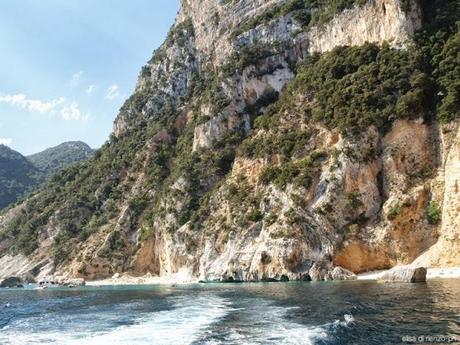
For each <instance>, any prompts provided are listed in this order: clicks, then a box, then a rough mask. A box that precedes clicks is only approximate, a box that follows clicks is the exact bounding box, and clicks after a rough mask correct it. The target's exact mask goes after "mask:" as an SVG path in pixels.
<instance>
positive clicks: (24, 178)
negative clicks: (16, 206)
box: [0, 145, 43, 208]
mask: <svg viewBox="0 0 460 345" xmlns="http://www.w3.org/2000/svg"><path fill="white" fill-rule="evenodd" d="M42 179H43V177H42V173H41V171H40V170H39V169H37V168H36V167H35V166H34V165H33V164H32V163H31V162H30V161H28V160H27V158H25V157H24V156H23V155H21V154H20V153H19V152H16V151H14V150H12V149H10V148H9V147H7V146H5V145H0V208H3V207H5V206H7V205H9V204H11V203H13V202H15V201H16V200H17V199H18V198H19V197H21V196H23V195H25V194H27V193H29V192H31V191H32V190H33V189H34V188H35V187H37V186H38V185H39V184H40V181H42Z"/></svg>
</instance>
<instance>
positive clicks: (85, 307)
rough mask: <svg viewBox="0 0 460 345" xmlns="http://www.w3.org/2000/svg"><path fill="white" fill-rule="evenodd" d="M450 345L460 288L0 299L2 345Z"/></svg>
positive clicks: (252, 289)
mask: <svg viewBox="0 0 460 345" xmlns="http://www.w3.org/2000/svg"><path fill="white" fill-rule="evenodd" d="M421 337H424V338H423V339H422V338H421ZM429 337H431V338H429ZM455 339H456V340H455ZM421 340H424V341H421ZM449 341H450V343H451V344H455V343H460V280H439V281H429V282H428V283H426V284H388V283H387V284H384V283H377V282H366V281H354V282H320V283H308V282H304V283H300V282H299V283H296V282H289V283H248V284H197V285H187V286H176V287H169V286H124V287H87V288H81V289H69V288H66V289H45V290H34V289H32V288H30V287H29V288H26V289H8V290H6V289H3V290H0V344H2V345H3V344H21V345H23V344H97V345H103V344H108V345H117V344H173V345H181V344H193V345H198V344H358V345H359V344H363V345H372V344H379V345H381V344H409V343H417V344H438V343H448V342H449Z"/></svg>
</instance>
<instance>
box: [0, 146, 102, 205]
mask: <svg viewBox="0 0 460 345" xmlns="http://www.w3.org/2000/svg"><path fill="white" fill-rule="evenodd" d="M93 153H94V151H93V150H92V149H91V148H90V147H89V146H88V145H87V144H85V143H83V142H66V143H63V144H60V145H58V146H56V147H52V148H49V149H46V150H45V151H43V152H39V153H36V154H34V155H31V156H28V157H24V156H23V155H21V154H20V153H19V152H16V151H14V150H12V149H10V148H9V147H7V146H4V145H0V209H2V208H4V207H7V206H8V205H10V204H12V203H14V202H16V201H17V200H18V199H20V198H21V197H23V196H25V195H27V194H28V193H30V192H32V191H33V190H35V189H36V188H38V187H39V186H40V185H42V184H43V183H45V182H46V181H47V180H48V179H49V178H50V177H51V176H52V175H54V174H55V173H57V172H58V171H60V170H61V169H63V168H64V167H67V166H69V165H71V164H74V163H77V162H80V161H83V160H86V159H88V158H89V157H91V156H92V155H93Z"/></svg>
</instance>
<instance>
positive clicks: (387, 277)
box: [379, 266, 427, 283]
mask: <svg viewBox="0 0 460 345" xmlns="http://www.w3.org/2000/svg"><path fill="white" fill-rule="evenodd" d="M426 272H427V270H426V268H425V267H417V266H397V267H394V268H392V269H391V270H388V271H386V272H384V273H383V274H382V275H381V276H380V278H379V280H381V281H385V282H402V283H423V282H426Z"/></svg>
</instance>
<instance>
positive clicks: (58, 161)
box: [27, 141, 94, 178]
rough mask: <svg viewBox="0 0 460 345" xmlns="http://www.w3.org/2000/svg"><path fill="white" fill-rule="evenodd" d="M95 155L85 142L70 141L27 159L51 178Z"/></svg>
mask: <svg viewBox="0 0 460 345" xmlns="http://www.w3.org/2000/svg"><path fill="white" fill-rule="evenodd" d="M93 154H94V150H93V149H92V148H91V147H89V146H88V145H87V144H85V143H84V142H81V141H69V142H66V143H62V144H60V145H58V146H55V147H51V148H48V149H46V150H44V151H42V152H39V153H36V154H33V155H30V156H27V159H28V160H29V161H30V162H32V164H33V165H34V166H35V167H37V168H38V169H40V170H41V171H42V172H44V174H45V177H46V178H49V177H51V176H52V175H54V174H55V173H57V172H58V171H59V170H61V169H62V168H64V167H66V166H68V165H70V164H73V163H75V162H80V161H84V160H86V159H88V158H89V157H91V156H92V155H93Z"/></svg>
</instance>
